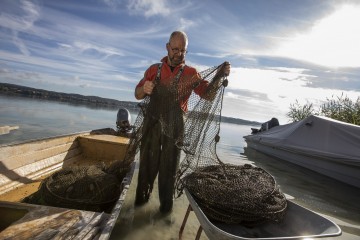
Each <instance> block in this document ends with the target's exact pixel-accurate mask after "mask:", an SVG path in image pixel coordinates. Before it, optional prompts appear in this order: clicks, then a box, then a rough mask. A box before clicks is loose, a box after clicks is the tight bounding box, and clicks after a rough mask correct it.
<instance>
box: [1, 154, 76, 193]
mask: <svg viewBox="0 0 360 240" xmlns="http://www.w3.org/2000/svg"><path fill="white" fill-rule="evenodd" d="M80 153H81V150H80V149H72V150H71V151H70V152H68V153H62V154H59V155H57V156H53V157H50V158H47V159H44V160H42V161H37V162H35V163H32V164H29V165H25V166H23V167H20V168H18V169H15V170H13V171H11V170H2V171H1V173H0V195H1V194H4V193H6V192H8V191H11V190H13V189H15V188H17V187H19V186H21V185H23V184H27V183H31V182H32V181H34V180H36V179H38V178H41V177H43V176H47V175H49V174H51V173H52V172H55V171H57V170H59V169H60V168H61V167H63V166H65V165H67V163H66V161H65V162H63V161H64V159H66V158H68V157H71V158H73V157H74V156H79V154H80Z"/></svg>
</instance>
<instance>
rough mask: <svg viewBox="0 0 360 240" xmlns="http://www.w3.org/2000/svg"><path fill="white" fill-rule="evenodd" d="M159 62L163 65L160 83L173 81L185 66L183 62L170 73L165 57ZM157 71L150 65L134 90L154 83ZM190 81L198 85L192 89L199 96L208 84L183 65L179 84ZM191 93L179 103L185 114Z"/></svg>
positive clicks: (194, 70) (194, 71)
mask: <svg viewBox="0 0 360 240" xmlns="http://www.w3.org/2000/svg"><path fill="white" fill-rule="evenodd" d="M161 62H162V63H163V65H162V67H161V78H160V82H163V83H164V82H165V81H166V80H168V79H174V78H175V77H176V75H177V74H178V72H179V71H180V69H181V67H182V66H184V65H185V62H183V63H182V64H180V65H178V66H176V67H175V69H174V71H173V72H172V71H171V69H170V66H169V65H168V63H167V56H166V57H164V58H163V59H161ZM157 71H158V64H153V65H151V66H150V67H149V68H148V69H147V70H146V71H145V74H144V77H143V79H141V80H140V82H139V83H138V84H137V85H136V88H138V87H141V86H143V85H144V83H145V81H154V80H155V78H156V74H157ZM190 79H192V81H196V82H199V85H198V86H197V87H196V88H195V89H193V90H194V92H195V93H196V94H197V95H199V96H201V95H202V94H203V93H204V92H205V91H206V88H207V86H208V85H209V82H208V81H206V80H202V79H201V77H200V75H199V73H198V72H197V71H196V69H195V68H193V67H190V66H187V65H185V67H184V71H183V73H182V74H181V77H180V79H179V82H181V81H185V80H186V81H189V80H190ZM190 94H191V92H190V93H189V94H188V96H186V97H185V98H184V99H183V100H182V101H181V103H180V104H181V109H182V110H183V111H184V112H187V109H188V106H187V103H188V100H189V97H190Z"/></svg>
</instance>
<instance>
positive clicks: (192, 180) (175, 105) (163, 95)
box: [129, 65, 287, 225]
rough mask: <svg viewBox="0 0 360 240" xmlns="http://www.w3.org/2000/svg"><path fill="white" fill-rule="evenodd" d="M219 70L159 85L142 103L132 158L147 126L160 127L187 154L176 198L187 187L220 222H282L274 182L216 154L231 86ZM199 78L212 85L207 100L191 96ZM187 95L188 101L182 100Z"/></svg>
mask: <svg viewBox="0 0 360 240" xmlns="http://www.w3.org/2000/svg"><path fill="white" fill-rule="evenodd" d="M221 67H222V65H220V66H217V67H213V68H209V69H207V70H205V71H202V72H200V73H199V74H200V77H199V76H192V77H189V76H182V77H181V81H178V80H176V79H167V80H165V81H162V82H161V84H160V82H157V83H156V87H155V88H154V91H153V93H152V95H150V96H148V97H146V98H145V99H144V100H143V101H142V102H141V103H140V107H141V111H140V113H139V114H138V117H137V119H136V121H135V129H136V130H135V134H134V138H133V139H132V140H131V141H132V142H131V144H130V145H131V147H130V148H129V149H130V151H129V154H130V156H129V157H133V156H135V154H136V153H137V151H138V150H139V146H140V142H141V139H142V137H144V136H146V132H147V131H148V129H149V127H153V125H152V124H154V123H157V124H158V123H160V124H161V131H162V133H163V134H165V135H166V136H168V137H170V138H172V139H174V142H176V145H177V146H178V147H179V148H180V149H182V150H183V152H184V153H185V155H184V158H183V160H182V161H181V163H180V167H179V170H178V173H177V176H176V177H177V180H176V193H175V194H176V195H177V197H179V196H180V195H181V194H182V193H183V190H184V188H186V189H187V190H188V191H189V192H190V193H191V194H192V196H193V197H194V198H195V199H196V201H197V203H198V204H199V206H200V207H201V209H202V210H203V212H204V213H205V214H206V215H207V216H208V217H209V218H210V219H212V220H216V221H222V222H226V223H242V224H247V225H256V224H258V223H262V222H264V221H268V220H271V221H280V220H281V219H282V218H283V216H284V214H285V211H286V207H287V202H286V198H285V196H284V194H282V193H281V192H280V190H279V188H278V187H277V185H276V183H275V180H274V178H273V177H272V176H271V175H270V174H269V173H267V172H266V171H265V170H263V169H261V168H258V167H253V166H251V165H243V166H242V165H231V164H227V163H224V162H222V161H221V160H220V159H219V158H218V156H217V154H216V144H217V142H218V141H219V140H220V136H219V132H220V122H221V109H222V102H223V95H224V89H225V87H226V86H227V79H226V77H224V76H221V77H219V76H218V75H217V73H218V70H219V69H220V68H221ZM199 79H205V80H207V81H208V82H209V87H208V88H207V89H208V90H207V91H206V94H205V95H204V96H206V97H204V96H203V97H202V98H200V97H199V96H198V95H196V94H194V93H193V92H192V91H193V90H194V88H196V87H197V86H199V84H200V81H201V80H199ZM188 96H190V98H189V100H188V102H186V101H184V99H187V97H188ZM182 104H187V106H188V112H187V113H186V114H185V116H184V113H183V112H182V110H181V109H180V107H179V106H181V105H182ZM184 118H185V121H184Z"/></svg>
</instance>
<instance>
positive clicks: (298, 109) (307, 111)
mask: <svg viewBox="0 0 360 240" xmlns="http://www.w3.org/2000/svg"><path fill="white" fill-rule="evenodd" d="M312 114H315V110H314V106H313V104H312V103H309V102H307V103H306V104H304V105H303V106H301V105H300V103H299V102H298V100H296V102H295V103H293V104H290V111H289V112H288V113H287V114H286V116H287V117H288V118H290V120H291V121H293V122H296V121H300V120H302V119H304V118H307V117H308V116H310V115H312Z"/></svg>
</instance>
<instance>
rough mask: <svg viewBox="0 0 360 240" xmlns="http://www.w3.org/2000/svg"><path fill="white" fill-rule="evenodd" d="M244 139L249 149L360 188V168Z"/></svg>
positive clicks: (250, 137)
mask: <svg viewBox="0 0 360 240" xmlns="http://www.w3.org/2000/svg"><path fill="white" fill-rule="evenodd" d="M244 138H245V141H246V144H247V146H248V147H249V148H252V149H254V150H257V151H259V152H261V153H264V154H267V155H270V156H272V157H276V158H279V159H281V160H284V161H287V162H291V163H293V164H296V165H299V166H301V167H304V168H307V169H310V170H312V171H314V172H317V173H320V174H322V175H325V176H328V177H330V178H333V179H336V180H338V181H340V182H343V183H346V184H349V185H351V186H354V187H357V188H360V166H356V165H349V164H346V161H344V162H343V163H341V161H332V160H330V159H327V158H326V157H316V156H314V155H308V154H307V153H306V152H299V151H291V150H287V149H282V148H280V147H278V146H271V145H266V144H262V143H260V142H258V141H257V140H256V139H255V140H254V139H252V136H245V137H244Z"/></svg>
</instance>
